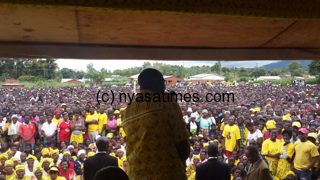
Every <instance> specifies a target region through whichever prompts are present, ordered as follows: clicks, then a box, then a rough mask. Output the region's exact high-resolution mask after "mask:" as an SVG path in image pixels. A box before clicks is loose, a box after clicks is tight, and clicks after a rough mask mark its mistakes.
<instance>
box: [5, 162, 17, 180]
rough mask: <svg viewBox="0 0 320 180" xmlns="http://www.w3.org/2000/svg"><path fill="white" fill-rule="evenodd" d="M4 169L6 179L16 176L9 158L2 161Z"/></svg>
mask: <svg viewBox="0 0 320 180" xmlns="http://www.w3.org/2000/svg"><path fill="white" fill-rule="evenodd" d="M4 170H5V171H6V180H10V179H11V178H13V177H15V176H16V173H15V171H14V169H13V162H12V161H11V160H6V162H5V163H4Z"/></svg>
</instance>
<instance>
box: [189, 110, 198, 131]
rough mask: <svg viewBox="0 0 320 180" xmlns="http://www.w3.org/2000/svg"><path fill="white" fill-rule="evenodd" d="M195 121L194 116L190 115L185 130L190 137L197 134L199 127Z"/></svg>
mask: <svg viewBox="0 0 320 180" xmlns="http://www.w3.org/2000/svg"><path fill="white" fill-rule="evenodd" d="M195 120H196V115H195V114H191V117H190V121H189V123H188V124H187V129H188V131H189V132H190V135H193V134H198V133H199V127H198V124H197V123H196V121H195Z"/></svg>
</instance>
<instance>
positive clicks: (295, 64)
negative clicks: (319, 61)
mask: <svg viewBox="0 0 320 180" xmlns="http://www.w3.org/2000/svg"><path fill="white" fill-rule="evenodd" d="M302 67H303V65H302V64H301V63H300V62H297V61H293V62H292V63H290V64H288V66H287V68H286V69H287V70H288V71H289V72H290V73H291V75H292V76H294V75H293V72H294V71H295V73H297V72H300V70H299V71H297V69H302ZM301 74H302V73H301Z"/></svg>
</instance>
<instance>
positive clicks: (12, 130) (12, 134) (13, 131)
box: [8, 115, 21, 143]
mask: <svg viewBox="0 0 320 180" xmlns="http://www.w3.org/2000/svg"><path fill="white" fill-rule="evenodd" d="M11 120H12V123H11V124H10V125H9V126H8V138H9V141H10V142H11V143H15V142H17V141H19V127H20V125H21V123H20V122H19V121H18V116H17V115H13V116H12V117H11Z"/></svg>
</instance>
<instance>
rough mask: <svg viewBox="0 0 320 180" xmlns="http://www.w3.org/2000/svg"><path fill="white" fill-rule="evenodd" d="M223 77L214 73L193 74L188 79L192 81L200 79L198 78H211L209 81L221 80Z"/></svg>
mask: <svg viewBox="0 0 320 180" xmlns="http://www.w3.org/2000/svg"><path fill="white" fill-rule="evenodd" d="M224 79H225V77H223V76H219V75H215V74H197V75H194V76H190V80H191V81H192V80H193V81H200V80H211V81H223V80H224Z"/></svg>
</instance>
